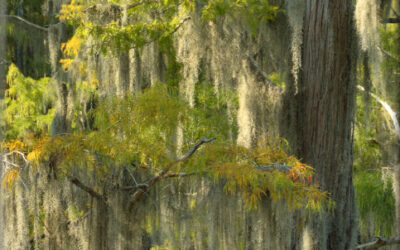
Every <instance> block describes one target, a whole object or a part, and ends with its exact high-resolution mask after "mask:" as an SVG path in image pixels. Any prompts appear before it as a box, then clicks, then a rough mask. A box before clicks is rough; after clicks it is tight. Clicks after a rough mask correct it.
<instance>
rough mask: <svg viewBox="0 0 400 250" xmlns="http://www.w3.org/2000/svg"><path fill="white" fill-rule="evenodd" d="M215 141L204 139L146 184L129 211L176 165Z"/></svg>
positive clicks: (137, 193)
mask: <svg viewBox="0 0 400 250" xmlns="http://www.w3.org/2000/svg"><path fill="white" fill-rule="evenodd" d="M215 139H216V138H215V137H214V138H211V139H207V137H203V138H202V139H201V140H200V141H199V142H197V143H196V144H195V145H194V146H193V147H191V148H190V150H189V151H188V152H187V153H186V154H185V155H183V156H181V157H178V158H177V159H176V160H175V161H173V162H172V163H170V164H169V165H168V166H167V167H165V168H164V169H163V170H162V171H161V172H160V173H158V174H157V175H156V176H154V177H153V178H151V179H150V180H149V181H147V182H145V184H147V186H144V187H143V188H140V189H139V190H137V191H136V192H135V193H134V194H133V195H132V198H131V200H130V201H129V210H131V209H132V208H133V205H134V204H135V203H136V201H138V200H139V199H140V197H142V195H143V194H144V193H146V192H147V190H149V189H150V188H151V187H152V186H153V185H154V184H155V183H157V182H159V181H160V180H162V179H164V178H165V176H167V175H168V172H169V170H170V169H171V168H172V167H173V166H174V165H176V164H178V163H179V162H182V161H184V160H186V159H188V158H189V157H191V156H192V155H193V154H194V153H195V152H196V151H197V150H198V149H199V148H200V146H201V145H203V144H204V143H209V142H212V141H214V140H215Z"/></svg>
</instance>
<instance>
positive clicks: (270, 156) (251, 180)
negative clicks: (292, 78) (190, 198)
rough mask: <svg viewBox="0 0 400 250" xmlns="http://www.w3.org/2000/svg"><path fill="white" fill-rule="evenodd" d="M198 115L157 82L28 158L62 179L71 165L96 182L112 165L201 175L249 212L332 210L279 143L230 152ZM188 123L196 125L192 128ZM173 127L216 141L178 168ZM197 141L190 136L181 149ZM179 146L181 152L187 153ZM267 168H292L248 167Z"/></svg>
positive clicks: (115, 101) (111, 103)
mask: <svg viewBox="0 0 400 250" xmlns="http://www.w3.org/2000/svg"><path fill="white" fill-rule="evenodd" d="M211 106H212V105H211ZM202 108H204V107H200V109H202ZM206 113H207V112H206ZM199 114H200V112H198V111H197V110H196V108H191V107H189V106H188V105H187V104H186V103H185V102H183V101H181V100H180V99H179V97H178V92H177V90H176V89H174V88H172V87H169V86H168V85H166V84H164V83H157V84H154V85H153V86H152V87H151V88H149V89H146V90H145V91H144V92H143V93H141V94H138V95H136V96H128V97H126V98H123V99H121V98H117V97H115V98H111V99H109V100H106V101H105V102H104V103H103V104H101V105H100V106H99V107H98V109H97V112H96V130H95V131H92V132H90V133H88V134H81V135H74V136H72V135H71V136H68V137H55V138H52V139H44V140H43V141H41V142H39V143H37V146H36V147H35V149H34V150H32V151H31V153H30V154H29V155H28V159H29V160H31V161H32V162H34V163H35V165H37V166H40V164H41V163H43V162H44V163H47V164H46V165H48V164H50V162H53V163H55V164H54V165H56V166H57V170H56V171H57V172H58V174H57V175H58V176H65V175H66V176H69V175H70V171H71V169H72V168H73V167H76V166H82V167H86V168H89V169H91V170H93V171H96V172H97V173H98V174H99V176H101V175H104V174H106V173H107V172H108V171H110V170H111V169H112V168H115V167H118V166H131V167H132V168H134V169H135V170H142V171H146V172H147V173H150V174H153V175H157V174H158V173H160V172H161V171H163V170H167V171H168V172H169V173H170V174H177V173H181V172H185V173H193V174H204V173H206V174H207V175H209V176H211V177H212V178H214V179H215V180H216V181H220V180H222V181H225V183H226V184H225V190H226V192H227V193H232V194H233V193H236V192H241V193H242V194H243V199H244V201H245V202H246V204H247V205H248V207H249V208H254V207H256V206H257V203H258V201H259V200H260V199H261V198H262V197H264V196H265V195H269V196H270V197H271V198H272V199H273V200H275V201H276V200H278V199H285V200H286V201H287V203H288V206H289V207H291V208H293V209H295V208H299V207H306V208H309V209H311V210H314V211H315V210H317V211H318V210H320V209H321V208H322V207H323V206H324V205H327V206H332V201H331V200H330V199H329V198H328V194H327V193H326V192H321V191H320V190H319V188H318V186H316V185H315V184H312V176H313V170H312V168H311V167H309V166H307V165H305V164H302V163H301V162H299V161H298V160H297V159H296V158H295V157H293V156H290V155H288V154H287V153H286V151H285V150H286V148H287V144H286V143H285V142H280V141H276V142H264V143H261V142H260V143H259V146H258V147H256V148H254V149H246V148H243V147H239V146H233V145H232V142H229V141H228V140H227V139H224V135H221V134H218V133H219V131H220V130H219V129H218V128H217V127H219V124H218V123H216V122H214V121H211V122H210V123H209V124H208V125H206V123H207V121H208V118H209V117H204V116H201V117H197V116H198V115H199ZM202 119H204V120H202ZM222 119H224V118H223V117H222ZM193 121H196V122H197V121H198V122H199V124H203V125H200V127H197V126H194V123H191V122H193ZM180 124H182V125H183V126H184V125H185V124H191V126H190V127H188V128H186V131H187V132H190V133H192V134H194V135H200V134H201V133H200V132H208V133H210V134H209V136H216V137H217V138H221V139H217V140H216V141H215V142H214V143H213V144H212V145H204V146H203V147H202V148H200V149H199V150H198V151H197V152H195V154H194V155H193V156H192V157H190V158H189V159H187V160H185V161H182V162H178V163H177V162H176V159H177V155H176V153H175V152H176V150H177V149H176V131H177V128H178V127H179V126H180ZM203 126H204V127H207V128H211V129H210V130H209V129H205V128H204V127H203ZM210 131H211V132H210ZM213 133H215V134H213ZM198 139H199V138H195V137H192V138H191V142H190V143H187V145H193V144H194V143H195V142H196V141H198ZM183 148H184V149H183V150H182V151H184V153H185V152H187V147H186V146H184V147H183ZM272 163H278V164H286V165H288V166H291V167H292V168H291V169H290V170H289V171H287V172H281V171H265V170H261V169H257V168H255V166H256V165H269V164H272Z"/></svg>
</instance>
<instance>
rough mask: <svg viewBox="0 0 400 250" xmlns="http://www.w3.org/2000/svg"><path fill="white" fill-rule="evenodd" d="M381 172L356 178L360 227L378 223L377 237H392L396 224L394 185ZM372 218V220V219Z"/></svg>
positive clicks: (369, 172)
mask: <svg viewBox="0 0 400 250" xmlns="http://www.w3.org/2000/svg"><path fill="white" fill-rule="evenodd" d="M380 173H381V172H380V171H368V172H367V171H363V172H359V173H357V175H355V177H354V186H355V190H356V201H357V207H358V211H359V214H360V219H361V220H360V226H361V227H367V225H366V223H367V221H368V220H371V219H372V220H373V221H374V222H375V223H376V225H375V226H376V227H375V234H376V235H382V234H383V235H386V236H390V235H391V230H392V226H393V223H394V219H393V218H394V210H395V209H394V197H393V190H392V183H391V181H390V179H389V178H385V179H384V178H383V177H382V176H381V174H380ZM371 216H372V218H371Z"/></svg>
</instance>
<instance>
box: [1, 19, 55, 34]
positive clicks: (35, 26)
mask: <svg viewBox="0 0 400 250" xmlns="http://www.w3.org/2000/svg"><path fill="white" fill-rule="evenodd" d="M0 16H1V17H7V18H13V19H17V20H19V21H21V22H23V23H25V24H27V25H29V26H31V27H34V28H36V29H39V30H42V31H45V32H47V31H48V30H49V29H48V28H46V27H43V26H40V25H37V24H35V23H32V22H30V21H28V20H26V19H24V18H22V17H20V16H16V15H0Z"/></svg>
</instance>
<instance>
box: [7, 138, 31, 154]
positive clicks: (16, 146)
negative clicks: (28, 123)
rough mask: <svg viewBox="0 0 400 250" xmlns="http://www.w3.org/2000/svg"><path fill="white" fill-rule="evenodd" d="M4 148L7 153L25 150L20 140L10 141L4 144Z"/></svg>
mask: <svg viewBox="0 0 400 250" xmlns="http://www.w3.org/2000/svg"><path fill="white" fill-rule="evenodd" d="M6 148H7V149H8V151H10V152H11V151H16V150H17V151H24V150H25V148H26V144H25V143H24V142H23V141H20V140H14V139H12V140H10V141H8V142H6Z"/></svg>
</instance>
